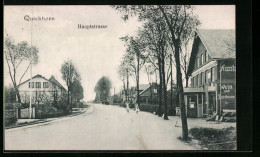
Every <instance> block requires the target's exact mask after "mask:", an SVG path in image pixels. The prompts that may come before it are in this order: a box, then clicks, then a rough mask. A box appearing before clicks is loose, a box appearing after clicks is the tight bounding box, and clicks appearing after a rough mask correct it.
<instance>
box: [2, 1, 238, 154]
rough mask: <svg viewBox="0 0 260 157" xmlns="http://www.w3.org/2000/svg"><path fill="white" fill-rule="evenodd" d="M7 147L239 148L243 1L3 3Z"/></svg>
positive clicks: (49, 148)
mask: <svg viewBox="0 0 260 157" xmlns="http://www.w3.org/2000/svg"><path fill="white" fill-rule="evenodd" d="M3 13H4V16H3V17H4V20H3V22H4V25H3V26H4V28H3V38H4V41H3V44H4V45H3V47H4V52H3V65H4V67H3V78H4V80H3V82H4V89H3V90H4V91H3V98H4V103H3V106H4V107H3V108H4V110H3V116H4V118H3V125H4V126H3V127H4V132H3V140H4V141H3V147H4V151H65V150H69V151H91V150H94V151H111V150H117V151H147V150H173V151H175V150H176V151H178V150H237V111H236V108H237V107H236V106H237V105H236V102H237V101H236V100H237V99H236V98H237V97H236V6H235V5H74V6H73V5H5V6H4V11H3Z"/></svg>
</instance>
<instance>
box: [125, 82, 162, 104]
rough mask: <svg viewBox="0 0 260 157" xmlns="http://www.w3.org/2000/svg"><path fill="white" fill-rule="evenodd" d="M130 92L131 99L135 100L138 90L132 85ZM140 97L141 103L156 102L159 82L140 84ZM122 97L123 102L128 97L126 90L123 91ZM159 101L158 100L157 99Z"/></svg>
mask: <svg viewBox="0 0 260 157" xmlns="http://www.w3.org/2000/svg"><path fill="white" fill-rule="evenodd" d="M128 93H129V97H128V98H129V100H130V101H131V100H133V99H135V98H136V94H137V90H136V87H131V88H130V89H129V91H128ZM139 96H140V97H139V98H140V103H146V104H148V103H151V102H155V101H156V100H155V99H156V97H157V84H156V83H151V85H150V84H140V85H139ZM122 99H123V102H124V101H125V99H126V96H125V92H124V91H122ZM156 102H157V101H156Z"/></svg>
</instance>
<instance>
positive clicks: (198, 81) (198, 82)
mask: <svg viewBox="0 0 260 157" xmlns="http://www.w3.org/2000/svg"><path fill="white" fill-rule="evenodd" d="M199 85H200V80H199V75H197V86H199Z"/></svg>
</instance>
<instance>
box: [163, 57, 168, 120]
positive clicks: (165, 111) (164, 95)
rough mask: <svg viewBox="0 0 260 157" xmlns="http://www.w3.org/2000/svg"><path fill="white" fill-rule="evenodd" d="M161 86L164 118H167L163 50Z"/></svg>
mask: <svg viewBox="0 0 260 157" xmlns="http://www.w3.org/2000/svg"><path fill="white" fill-rule="evenodd" d="M162 86H163V97H164V98H163V100H164V101H163V103H164V117H163V119H164V120H169V119H168V113H167V86H166V80H165V55H164V52H162Z"/></svg>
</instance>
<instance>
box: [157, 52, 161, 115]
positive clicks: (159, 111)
mask: <svg viewBox="0 0 260 157" xmlns="http://www.w3.org/2000/svg"><path fill="white" fill-rule="evenodd" d="M158 65H159V66H158V67H159V79H160V84H159V92H158V98H159V106H158V110H157V114H158V116H159V117H161V116H162V113H161V110H162V67H161V57H160V56H159V57H158Z"/></svg>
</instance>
